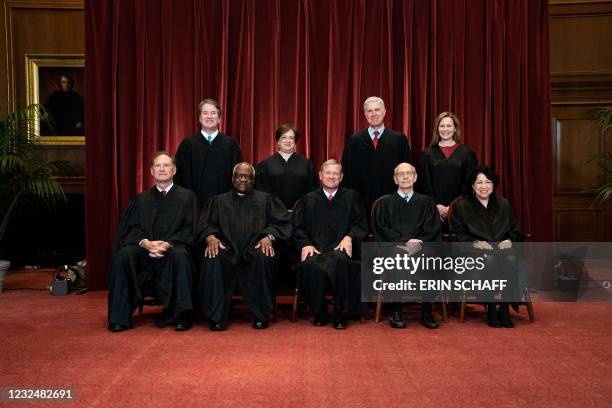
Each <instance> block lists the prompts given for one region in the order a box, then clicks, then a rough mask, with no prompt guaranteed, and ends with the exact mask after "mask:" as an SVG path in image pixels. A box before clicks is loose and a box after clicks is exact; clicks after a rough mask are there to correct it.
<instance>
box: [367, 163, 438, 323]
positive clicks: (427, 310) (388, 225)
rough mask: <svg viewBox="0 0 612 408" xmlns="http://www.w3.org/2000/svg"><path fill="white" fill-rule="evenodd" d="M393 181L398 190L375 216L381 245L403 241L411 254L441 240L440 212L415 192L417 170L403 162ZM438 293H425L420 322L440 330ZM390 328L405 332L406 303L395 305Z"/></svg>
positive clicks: (375, 229)
mask: <svg viewBox="0 0 612 408" xmlns="http://www.w3.org/2000/svg"><path fill="white" fill-rule="evenodd" d="M393 180H394V181H395V184H397V186H398V189H397V191H396V192H395V193H393V194H389V195H387V196H385V197H383V198H382V199H381V200H380V202H379V204H378V206H377V208H376V211H375V214H374V233H375V234H376V239H377V241H380V242H401V243H404V244H405V247H406V249H407V250H409V252H410V253H416V252H419V251H420V250H421V248H422V244H423V242H432V241H439V240H440V232H441V228H442V225H441V223H440V217H439V215H438V210H437V209H436V205H435V203H434V201H433V200H432V199H431V197H429V196H426V195H423V194H419V193H416V192H415V191H414V189H413V188H414V183H415V182H416V180H417V173H416V170H415V168H414V167H413V166H412V165H411V164H409V163H401V164H399V165H398V166H397V167H396V168H395V170H394V176H393ZM434 298H435V293H431V292H426V293H425V294H424V295H423V302H422V303H421V323H423V325H424V326H425V327H427V328H428V329H435V328H437V327H438V322H436V320H435V319H434V317H433V315H432V313H431V309H432V303H431V302H432V301H433V299H434ZM392 307H393V314H392V317H391V321H390V322H389V323H390V325H391V327H393V328H396V329H403V328H405V327H406V321H405V320H404V316H403V314H402V309H403V304H402V303H393V304H392Z"/></svg>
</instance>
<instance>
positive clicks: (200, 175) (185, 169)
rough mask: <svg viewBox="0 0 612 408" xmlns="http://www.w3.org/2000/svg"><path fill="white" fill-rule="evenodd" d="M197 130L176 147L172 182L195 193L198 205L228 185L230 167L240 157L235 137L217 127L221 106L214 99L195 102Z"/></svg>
mask: <svg viewBox="0 0 612 408" xmlns="http://www.w3.org/2000/svg"><path fill="white" fill-rule="evenodd" d="M198 110H199V112H200V114H199V121H200V125H201V127H202V128H201V130H200V131H199V132H197V133H194V134H193V135H191V136H189V137H187V138H185V140H183V141H182V142H181V144H180V145H179V147H178V150H177V151H176V167H177V172H176V177H175V178H174V181H175V182H176V184H178V185H180V186H183V187H185V188H188V189H189V190H191V191H193V192H194V193H196V196H197V197H198V200H199V201H200V204H201V205H204V204H205V203H206V201H207V200H208V199H209V198H210V197H212V196H214V195H216V194H221V193H225V192H227V191H229V190H230V189H231V188H232V169H233V168H234V166H235V165H236V163H239V162H241V161H242V153H241V151H240V146H239V145H238V141H237V140H236V139H234V138H233V137H230V136H227V135H225V134H223V133H221V132H220V131H219V122H220V119H221V114H222V112H221V106H220V105H219V102H217V101H215V100H214V99H205V100H203V101H202V102H200V104H199V105H198Z"/></svg>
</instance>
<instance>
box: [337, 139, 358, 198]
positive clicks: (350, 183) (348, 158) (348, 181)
mask: <svg viewBox="0 0 612 408" xmlns="http://www.w3.org/2000/svg"><path fill="white" fill-rule="evenodd" d="M352 143H353V137H352V136H351V138H350V139H349V140H347V141H346V143H345V144H344V151H343V152H342V160H341V162H342V172H343V173H344V176H343V178H342V186H343V187H346V188H350V189H351V190H357V188H356V187H357V186H356V185H355V180H354V172H353V168H352V166H353V161H354V158H353V157H352V154H351V152H352V151H353V148H352Z"/></svg>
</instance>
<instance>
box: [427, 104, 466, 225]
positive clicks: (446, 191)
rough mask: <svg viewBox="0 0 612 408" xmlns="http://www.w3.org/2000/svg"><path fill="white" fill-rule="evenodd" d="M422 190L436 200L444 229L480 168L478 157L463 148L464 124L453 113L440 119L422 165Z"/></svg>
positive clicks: (437, 120)
mask: <svg viewBox="0 0 612 408" xmlns="http://www.w3.org/2000/svg"><path fill="white" fill-rule="evenodd" d="M419 164H420V166H419V173H418V174H419V180H418V184H417V187H418V190H420V192H421V193H423V194H426V195H428V196H430V197H431V198H433V200H434V202H435V203H436V208H437V210H438V214H439V215H440V220H441V221H442V222H443V223H444V229H445V230H447V229H448V223H446V222H445V221H446V215H447V213H448V207H449V205H450V203H451V202H452V201H453V200H454V199H455V198H457V197H459V196H460V195H461V194H462V193H463V190H464V188H465V186H466V185H467V181H468V180H467V179H468V177H469V175H470V173H471V172H472V170H473V169H474V167H476V166H477V165H478V161H477V160H476V155H475V154H474V152H473V151H472V149H470V148H469V147H467V146H466V145H464V144H461V123H460V122H459V119H458V118H457V116H455V114H454V113H452V112H442V113H440V114H439V115H438V117H437V119H436V124H435V126H434V130H433V137H432V139H431V144H430V145H429V147H428V148H427V149H425V150H424V151H423V153H422V154H421V159H420V161H419Z"/></svg>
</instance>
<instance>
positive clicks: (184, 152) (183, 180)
mask: <svg viewBox="0 0 612 408" xmlns="http://www.w3.org/2000/svg"><path fill="white" fill-rule="evenodd" d="M191 154H192V148H191V146H190V144H189V142H188V139H185V140H183V141H182V142H181V144H180V145H179V147H178V149H177V151H176V154H175V155H174V161H175V163H176V174H175V175H174V182H175V183H176V184H178V185H179V186H181V187H185V188H193V179H192V177H191Z"/></svg>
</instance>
